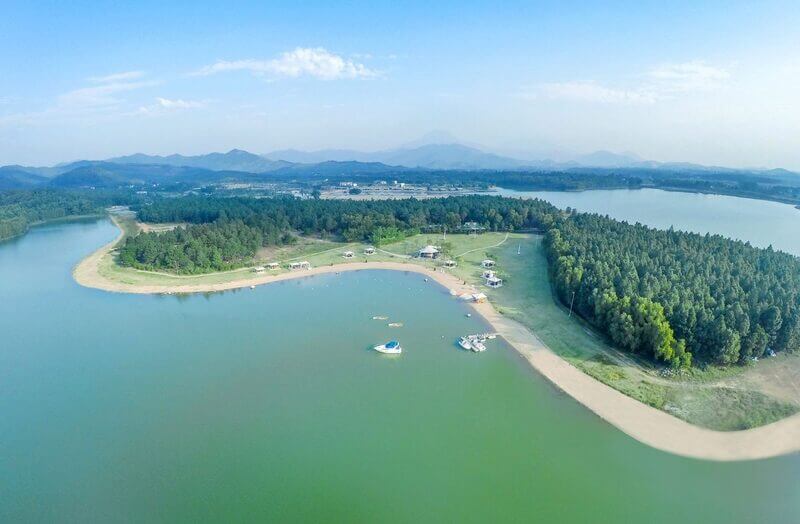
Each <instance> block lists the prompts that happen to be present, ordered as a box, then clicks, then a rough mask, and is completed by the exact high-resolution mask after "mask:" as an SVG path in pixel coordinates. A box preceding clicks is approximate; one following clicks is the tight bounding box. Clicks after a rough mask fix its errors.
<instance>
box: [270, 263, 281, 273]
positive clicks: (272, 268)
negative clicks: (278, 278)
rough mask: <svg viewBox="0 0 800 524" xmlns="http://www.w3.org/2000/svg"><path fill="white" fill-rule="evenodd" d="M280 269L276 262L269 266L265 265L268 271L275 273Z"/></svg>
mask: <svg viewBox="0 0 800 524" xmlns="http://www.w3.org/2000/svg"><path fill="white" fill-rule="evenodd" d="M280 267H281V265H280V264H278V263H277V262H270V263H269V264H267V269H269V270H270V271H275V270H276V269H280Z"/></svg>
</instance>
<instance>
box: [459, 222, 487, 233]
mask: <svg viewBox="0 0 800 524" xmlns="http://www.w3.org/2000/svg"><path fill="white" fill-rule="evenodd" d="M461 231H465V232H467V233H468V234H470V235H477V234H478V233H483V232H484V231H486V228H485V227H483V226H482V225H480V224H478V223H477V222H464V224H462V225H461Z"/></svg>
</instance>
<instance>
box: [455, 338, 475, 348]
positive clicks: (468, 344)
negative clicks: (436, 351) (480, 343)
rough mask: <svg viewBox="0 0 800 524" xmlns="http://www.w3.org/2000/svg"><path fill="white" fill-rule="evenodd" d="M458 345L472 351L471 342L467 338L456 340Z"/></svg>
mask: <svg viewBox="0 0 800 524" xmlns="http://www.w3.org/2000/svg"><path fill="white" fill-rule="evenodd" d="M458 345H459V346H461V347H462V348H464V349H472V342H470V341H469V339H468V338H467V337H461V338H459V339H458Z"/></svg>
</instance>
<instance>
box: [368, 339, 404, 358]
mask: <svg viewBox="0 0 800 524" xmlns="http://www.w3.org/2000/svg"><path fill="white" fill-rule="evenodd" d="M373 349H375V351H377V352H379V353H385V354H387V355H399V354H400V353H402V352H403V348H401V347H400V342H398V341H396V340H390V341H389V342H387V343H386V344H381V345H379V346H375V347H374V348H373Z"/></svg>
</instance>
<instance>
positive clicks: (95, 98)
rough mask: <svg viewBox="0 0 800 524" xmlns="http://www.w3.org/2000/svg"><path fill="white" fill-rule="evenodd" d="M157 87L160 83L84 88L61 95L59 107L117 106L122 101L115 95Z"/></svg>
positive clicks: (120, 83)
mask: <svg viewBox="0 0 800 524" xmlns="http://www.w3.org/2000/svg"><path fill="white" fill-rule="evenodd" d="M155 85H158V82H155V81H140V82H112V83H108V84H102V85H97V86H90V87H83V88H80V89H75V90H73V91H69V92H67V93H64V94H62V95H60V96H59V97H58V105H59V107H62V108H70V109H81V108H99V107H108V106H115V105H117V104H119V103H120V102H121V100H119V99H118V98H116V97H115V96H113V95H115V94H117V93H122V92H126V91H134V90H136V89H141V88H144V87H152V86H155Z"/></svg>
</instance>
